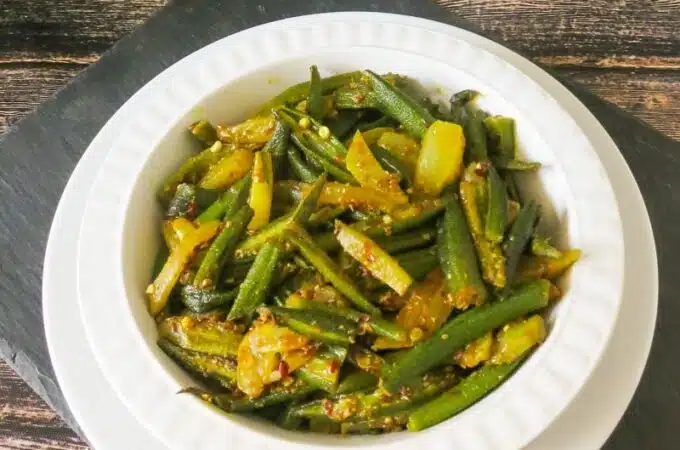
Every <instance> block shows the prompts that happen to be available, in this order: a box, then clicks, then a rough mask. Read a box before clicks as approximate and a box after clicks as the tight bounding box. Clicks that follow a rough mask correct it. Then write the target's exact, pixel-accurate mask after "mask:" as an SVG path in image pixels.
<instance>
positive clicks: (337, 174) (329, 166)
mask: <svg viewBox="0 0 680 450" xmlns="http://www.w3.org/2000/svg"><path fill="white" fill-rule="evenodd" d="M293 142H294V143H295V145H296V146H297V148H298V149H300V151H301V152H302V153H303V154H304V155H305V157H306V158H307V161H309V162H310V164H312V165H313V166H318V168H319V169H320V170H322V171H325V172H328V174H329V175H331V176H333V177H334V178H335V179H337V180H338V181H342V182H343V183H350V184H356V180H355V179H354V177H353V176H352V174H350V173H349V172H348V171H347V170H345V169H344V168H343V167H340V166H339V165H338V164H336V163H334V162H333V161H332V160H330V159H328V158H327V157H325V156H324V155H321V154H319V153H318V152H317V151H315V150H314V149H312V144H311V142H310V140H308V139H306V138H305V136H301V135H299V134H298V133H294V134H293Z"/></svg>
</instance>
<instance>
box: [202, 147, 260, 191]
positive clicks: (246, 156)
mask: <svg viewBox="0 0 680 450" xmlns="http://www.w3.org/2000/svg"><path fill="white" fill-rule="evenodd" d="M253 158H254V155H253V152H252V151H251V150H246V149H242V148H236V149H235V150H233V151H231V152H229V153H227V154H226V155H225V156H224V157H223V158H222V159H220V160H219V161H218V162H217V163H215V164H214V165H212V166H210V169H208V171H207V172H206V174H205V175H204V176H203V177H202V178H201V181H200V183H199V187H202V188H203V189H216V190H219V189H225V188H228V187H229V186H231V185H232V184H234V183H236V182H237V181H238V180H240V179H241V178H243V177H244V176H245V175H246V174H247V173H248V171H249V170H250V168H251V167H252V165H253Z"/></svg>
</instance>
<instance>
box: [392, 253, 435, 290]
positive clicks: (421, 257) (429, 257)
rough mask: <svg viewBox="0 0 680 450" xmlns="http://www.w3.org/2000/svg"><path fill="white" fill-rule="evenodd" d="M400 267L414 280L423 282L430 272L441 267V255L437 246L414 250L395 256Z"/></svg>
mask: <svg viewBox="0 0 680 450" xmlns="http://www.w3.org/2000/svg"><path fill="white" fill-rule="evenodd" d="M394 257H395V258H396V259H397V261H399V265H400V266H401V267H402V268H403V269H404V270H405V271H406V272H408V273H409V275H411V278H413V279H414V280H418V281H420V280H423V279H424V278H425V277H426V276H427V275H428V274H429V273H430V272H432V271H433V270H434V269H436V268H437V267H439V253H438V251H437V246H436V245H433V246H432V247H428V248H423V249H420V250H412V251H410V252H406V253H400V254H398V255H395V256H394Z"/></svg>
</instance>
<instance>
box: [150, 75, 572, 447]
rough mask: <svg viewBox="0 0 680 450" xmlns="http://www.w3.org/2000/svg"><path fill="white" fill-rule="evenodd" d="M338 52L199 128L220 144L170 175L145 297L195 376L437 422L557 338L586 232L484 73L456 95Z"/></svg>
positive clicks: (280, 397) (300, 418) (274, 401)
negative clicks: (561, 227) (534, 185)
mask: <svg viewBox="0 0 680 450" xmlns="http://www.w3.org/2000/svg"><path fill="white" fill-rule="evenodd" d="M326 70H328V68H327V67H322V66H321V65H319V66H318V67H316V66H313V67H311V68H310V69H309V72H308V73H301V74H299V75H301V79H303V80H302V82H301V83H299V84H297V85H295V86H292V87H290V88H288V89H286V90H284V91H283V92H282V93H281V94H280V95H278V96H276V97H274V98H272V99H271V100H270V101H269V102H267V103H266V104H265V105H264V106H263V107H262V108H261V109H260V111H258V113H257V114H256V115H254V116H250V117H246V118H245V120H243V121H241V122H232V123H227V124H222V125H219V126H213V125H211V124H210V122H208V121H206V120H201V121H198V122H195V123H193V124H192V125H191V126H190V127H189V129H188V130H185V132H186V133H187V137H188V139H187V143H188V145H192V146H193V147H197V146H199V145H200V146H202V147H203V148H204V150H203V151H200V152H197V153H194V154H193V155H191V156H190V157H188V158H186V159H185V161H183V162H181V161H178V164H177V165H178V167H179V169H178V170H177V171H175V173H173V174H171V175H170V176H169V177H168V178H166V179H165V180H164V182H163V185H162V186H161V188H160V191H159V193H158V200H159V214H158V216H159V217H162V222H159V225H160V228H159V231H160V232H161V234H162V238H163V240H162V242H161V247H160V249H158V251H157V252H156V258H155V262H154V266H153V269H152V278H153V280H152V282H151V283H150V284H149V286H148V288H147V293H146V295H147V297H148V302H149V312H150V313H151V315H152V316H153V321H154V323H155V324H156V327H157V331H158V345H159V347H160V348H161V349H162V350H163V351H164V352H165V353H166V354H167V355H168V356H169V357H170V358H171V359H172V360H173V361H174V362H175V363H176V364H178V365H179V366H181V367H182V368H183V369H184V370H186V372H187V374H188V375H190V376H191V377H193V378H195V380H196V381H197V383H198V384H197V385H194V386H201V387H193V386H192V387H184V388H183V389H181V391H180V393H186V394H190V395H193V396H195V397H196V398H198V399H200V400H202V401H204V402H206V403H209V404H211V405H214V406H215V407H217V408H219V409H221V410H223V411H225V412H227V413H235V414H248V415H252V416H254V417H256V418H258V419H264V420H268V421H271V422H273V423H275V424H276V425H278V426H279V427H282V428H285V429H288V430H295V431H300V430H303V431H308V432H314V433H326V434H380V433H389V432H394V431H400V430H404V429H408V430H410V431H417V430H421V429H424V428H427V427H429V426H432V425H434V424H437V423H439V422H441V421H443V420H446V419H447V418H449V417H451V416H453V415H455V414H457V413H458V412H460V411H462V410H464V409H465V408H468V407H469V406H471V405H472V404H473V403H474V402H476V401H478V400H479V399H481V398H483V397H484V396H485V395H487V394H488V393H489V392H491V391H492V390H493V389H495V388H496V387H497V386H498V385H499V384H500V383H502V382H503V381H504V380H506V379H507V378H508V377H509V376H511V375H512V373H513V372H514V370H515V369H516V368H517V367H518V366H519V365H520V364H522V362H523V361H524V360H525V359H527V358H528V357H529V355H530V354H531V353H532V351H533V350H534V349H535V348H536V347H537V346H539V345H541V344H542V343H543V342H544V341H545V340H546V339H547V334H548V331H549V330H548V326H547V324H546V322H545V319H544V314H545V311H546V308H547V307H548V306H549V305H550V303H551V302H553V301H557V300H558V299H560V298H561V297H563V295H564V293H565V292H567V289H569V286H570V284H569V283H564V282H562V281H563V280H561V279H560V277H561V276H562V275H564V273H565V272H566V271H567V270H568V269H569V268H570V267H571V266H572V265H573V264H574V263H575V262H576V261H577V260H578V259H579V258H580V257H581V252H580V251H579V250H577V249H569V248H566V247H565V248H564V249H562V248H560V250H562V251H559V250H557V249H556V248H555V247H553V246H552V245H551V244H550V242H551V241H550V240H549V239H551V238H552V239H555V242H558V243H560V244H561V243H563V242H564V239H562V236H549V235H547V234H545V235H543V234H540V235H539V234H538V233H537V228H538V227H537V224H538V223H539V222H540V220H541V219H545V218H541V214H540V212H541V211H540V208H539V206H538V204H537V203H536V202H535V201H533V200H532V199H531V197H530V196H529V193H531V190H530V189H527V190H526V194H527V195H526V198H520V196H519V188H523V187H524V185H523V181H524V179H523V177H520V176H518V175H516V172H517V171H528V170H540V168H541V165H540V164H538V163H534V162H531V161H523V160H521V159H518V155H519V154H520V153H521V151H520V150H521V143H522V138H523V135H522V133H523V131H522V128H521V127H519V126H518V127H517V129H516V127H515V122H514V120H513V119H512V118H510V117H503V116H495V115H490V114H489V113H488V112H487V111H484V110H483V109H481V108H480V107H479V105H478V104H477V103H476V102H475V99H476V98H477V97H478V96H479V95H481V94H480V93H478V92H476V91H472V90H463V91H460V92H458V93H456V94H455V95H454V96H453V97H452V98H451V100H450V102H449V105H448V108H447V107H446V106H447V105H440V104H439V103H438V102H436V101H433V100H430V98H429V96H428V94H427V93H428V92H432V91H433V90H434V89H435V86H420V85H419V84H418V83H417V82H416V81H415V80H413V79H410V78H408V77H406V76H403V75H399V74H394V73H387V74H381V75H379V74H377V73H375V72H372V71H370V70H364V71H356V72H348V73H343V74H338V75H333V76H330V77H323V76H322V75H321V74H322V73H324V71H326ZM305 79H306V80H305ZM274 83H275V81H274V80H272V81H271V83H270V84H271V85H273V84H274ZM282 87H285V86H282ZM262 88H263V91H264V90H267V89H271V86H263V87H262ZM436 89H437V90H439V89H440V88H439V87H436ZM237 103H239V102H236V103H234V105H236V104H237ZM237 113H238V111H235V112H234V114H237ZM518 125H519V124H518ZM557 126H559V124H557ZM178 144H179V143H178ZM206 147H207V148H206ZM187 150H189V149H187ZM183 151H184V149H181V148H178V154H179V155H181V154H183ZM523 191H524V190H523ZM541 228H543V227H541ZM151 256H153V255H151ZM567 299H568V296H567V297H565V299H564V300H562V301H568V300H567ZM500 401H503V399H502V397H501V399H500ZM490 426H493V425H490ZM188 432H191V430H188Z"/></svg>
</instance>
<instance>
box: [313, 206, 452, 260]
mask: <svg viewBox="0 0 680 450" xmlns="http://www.w3.org/2000/svg"><path fill="white" fill-rule="evenodd" d="M443 210H444V203H443V202H442V201H441V200H440V199H436V200H432V201H424V202H421V203H416V204H411V205H408V206H406V207H405V208H403V209H401V210H399V209H397V210H394V211H393V212H392V213H391V214H389V215H384V216H382V217H381V218H379V219H377V220H366V221H360V222H356V223H353V224H352V225H351V227H352V228H354V229H356V230H358V231H360V232H361V233H363V234H365V235H366V236H368V237H370V238H380V237H383V236H392V235H398V234H399V233H404V232H406V231H410V230H414V229H416V228H419V227H421V226H422V225H424V224H427V223H428V222H430V221H432V220H433V219H435V218H436V217H437V216H439V215H440V214H441V212H442V211H443ZM314 241H315V242H316V243H317V245H318V246H319V247H320V248H322V249H323V250H325V251H333V250H336V249H337V248H338V247H339V245H340V244H339V243H338V241H337V239H335V236H334V234H333V233H332V232H328V233H323V234H318V235H315V236H314Z"/></svg>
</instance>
